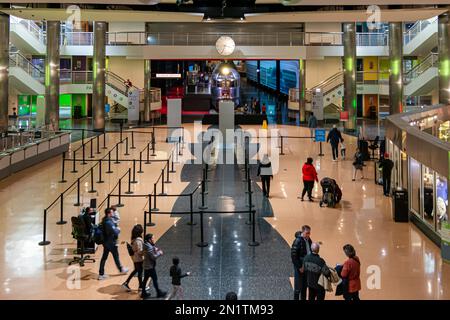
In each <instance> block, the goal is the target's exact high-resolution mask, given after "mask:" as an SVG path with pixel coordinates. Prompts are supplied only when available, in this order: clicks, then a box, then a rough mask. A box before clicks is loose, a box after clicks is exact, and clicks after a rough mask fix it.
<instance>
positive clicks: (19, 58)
mask: <svg viewBox="0 0 450 320" xmlns="http://www.w3.org/2000/svg"><path fill="white" fill-rule="evenodd" d="M9 66H10V67H18V68H21V69H22V70H24V71H25V72H26V73H28V74H29V75H30V76H32V77H33V78H35V79H37V80H38V81H40V82H42V83H44V78H45V73H44V71H42V70H41V69H40V68H38V67H37V66H35V65H33V63H32V62H31V61H30V60H28V59H27V58H26V57H24V56H23V55H22V54H21V53H19V52H11V53H10V54H9Z"/></svg>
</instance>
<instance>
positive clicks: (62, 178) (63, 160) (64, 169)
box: [59, 151, 67, 183]
mask: <svg viewBox="0 0 450 320" xmlns="http://www.w3.org/2000/svg"><path fill="white" fill-rule="evenodd" d="M65 171H66V152H65V151H64V152H63V153H62V163H61V180H60V181H59V182H60V183H64V182H67V180H66V179H64V173H65Z"/></svg>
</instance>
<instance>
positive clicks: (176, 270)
mask: <svg viewBox="0 0 450 320" xmlns="http://www.w3.org/2000/svg"><path fill="white" fill-rule="evenodd" d="M172 263H173V265H172V266H171V267H170V277H171V278H172V291H171V292H170V294H169V295H168V297H167V298H166V300H172V299H174V298H177V297H178V298H179V299H180V300H183V288H182V287H181V278H184V277H187V276H190V275H191V273H190V272H186V273H185V274H183V273H182V272H181V268H180V266H179V264H180V259H179V258H177V257H174V258H173V259H172Z"/></svg>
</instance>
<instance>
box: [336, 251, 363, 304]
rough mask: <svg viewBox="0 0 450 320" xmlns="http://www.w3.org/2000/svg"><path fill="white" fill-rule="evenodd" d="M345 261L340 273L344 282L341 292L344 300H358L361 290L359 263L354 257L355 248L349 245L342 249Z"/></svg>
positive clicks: (356, 257)
mask: <svg viewBox="0 0 450 320" xmlns="http://www.w3.org/2000/svg"><path fill="white" fill-rule="evenodd" d="M343 250H344V253H345V255H346V256H347V258H348V259H347V260H346V261H345V262H344V265H343V266H342V271H341V278H343V279H345V280H346V284H347V285H346V286H345V287H346V288H345V289H344V290H343V294H344V299H345V300H359V291H360V290H361V279H360V272H361V262H360V261H359V258H358V256H357V255H356V251H355V248H353V246H352V245H351V244H346V245H345V246H344V247H343Z"/></svg>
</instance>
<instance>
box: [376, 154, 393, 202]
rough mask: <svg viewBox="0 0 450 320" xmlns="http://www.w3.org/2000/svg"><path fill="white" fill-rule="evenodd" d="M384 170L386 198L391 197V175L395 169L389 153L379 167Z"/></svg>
mask: <svg viewBox="0 0 450 320" xmlns="http://www.w3.org/2000/svg"><path fill="white" fill-rule="evenodd" d="M378 167H379V168H381V169H382V176H383V193H384V195H385V196H386V197H389V194H390V192H391V173H392V169H393V168H394V162H393V161H392V160H391V159H389V153H387V152H386V153H385V154H384V157H383V159H382V160H381V161H380V164H379V166H378Z"/></svg>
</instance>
